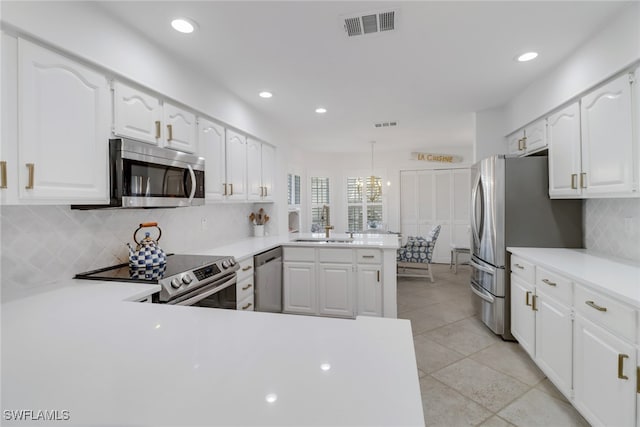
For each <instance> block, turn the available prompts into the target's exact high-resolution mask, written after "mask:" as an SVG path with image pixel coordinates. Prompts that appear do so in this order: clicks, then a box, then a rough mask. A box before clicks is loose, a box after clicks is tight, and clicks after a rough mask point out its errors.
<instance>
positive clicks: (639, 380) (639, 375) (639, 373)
mask: <svg viewBox="0 0 640 427" xmlns="http://www.w3.org/2000/svg"><path fill="white" fill-rule="evenodd" d="M636 393H638V394H640V366H638V367H637V368H636Z"/></svg>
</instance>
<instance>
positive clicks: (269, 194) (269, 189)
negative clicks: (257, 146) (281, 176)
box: [262, 144, 276, 200]
mask: <svg viewBox="0 0 640 427" xmlns="http://www.w3.org/2000/svg"><path fill="white" fill-rule="evenodd" d="M275 176H276V149H275V147H273V146H271V145H269V144H262V186H263V187H264V195H263V196H262V200H273V192H274V188H275V187H274V182H275Z"/></svg>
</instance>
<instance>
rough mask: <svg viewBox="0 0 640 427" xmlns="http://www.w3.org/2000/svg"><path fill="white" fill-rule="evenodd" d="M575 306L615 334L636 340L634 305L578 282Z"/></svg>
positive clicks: (575, 290)
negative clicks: (626, 303) (628, 304)
mask: <svg viewBox="0 0 640 427" xmlns="http://www.w3.org/2000/svg"><path fill="white" fill-rule="evenodd" d="M573 306H574V308H575V310H576V311H577V312H579V313H580V314H582V315H583V316H585V317H586V318H587V319H589V320H591V321H593V322H594V323H598V324H600V325H602V326H604V327H605V328H607V329H609V330H610V331H611V332H613V333H614V334H615V335H620V336H622V337H623V338H625V339H627V340H629V341H631V342H635V340H636V328H637V326H636V310H635V309H633V308H632V307H630V306H627V305H625V304H623V303H620V302H618V301H616V300H614V299H612V298H610V297H608V296H606V295H603V294H601V293H600V292H597V291H594V290H591V289H589V288H587V287H585V286H582V285H580V284H578V283H576V285H575V289H574V298H573Z"/></svg>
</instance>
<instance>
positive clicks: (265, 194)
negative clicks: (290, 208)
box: [264, 187, 269, 197]
mask: <svg viewBox="0 0 640 427" xmlns="http://www.w3.org/2000/svg"><path fill="white" fill-rule="evenodd" d="M268 195H269V191H268V189H267V187H264V197H267V196H268Z"/></svg>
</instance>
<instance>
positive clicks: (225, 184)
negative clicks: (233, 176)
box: [222, 182, 227, 196]
mask: <svg viewBox="0 0 640 427" xmlns="http://www.w3.org/2000/svg"><path fill="white" fill-rule="evenodd" d="M222 185H224V193H223V194H222V195H223V196H226V195H227V183H226V182H225V183H224V184H222Z"/></svg>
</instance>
